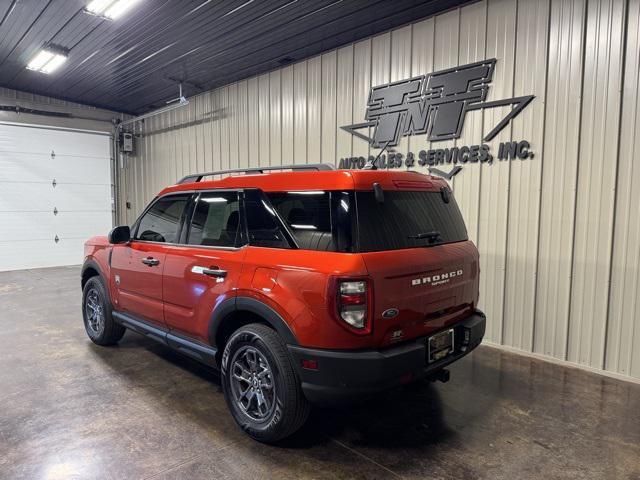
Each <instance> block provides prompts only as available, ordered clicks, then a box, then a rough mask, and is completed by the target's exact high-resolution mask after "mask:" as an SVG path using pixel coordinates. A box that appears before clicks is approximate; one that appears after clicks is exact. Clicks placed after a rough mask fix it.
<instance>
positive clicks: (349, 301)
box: [336, 279, 372, 334]
mask: <svg viewBox="0 0 640 480" xmlns="http://www.w3.org/2000/svg"><path fill="white" fill-rule="evenodd" d="M337 287H338V288H337V292H336V297H337V298H336V304H337V310H338V317H339V318H340V320H342V321H343V322H345V323H346V324H347V326H348V327H350V329H352V330H353V331H355V332H357V333H360V334H365V333H369V332H370V331H371V328H370V327H371V318H370V317H371V308H370V306H371V294H372V292H371V287H370V282H369V280H343V279H340V280H338V282H337Z"/></svg>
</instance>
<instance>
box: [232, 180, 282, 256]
mask: <svg viewBox="0 0 640 480" xmlns="http://www.w3.org/2000/svg"><path fill="white" fill-rule="evenodd" d="M244 206H245V212H246V214H247V229H248V231H249V244H251V245H254V246H257V247H270V248H292V244H291V242H290V241H289V239H288V237H287V234H286V233H285V232H284V230H283V228H282V224H281V223H280V221H279V220H278V216H277V215H276V212H275V211H274V210H273V208H272V207H271V206H270V205H269V204H268V202H267V201H266V197H265V196H264V194H263V193H262V192H261V191H260V190H246V191H245V200H244Z"/></svg>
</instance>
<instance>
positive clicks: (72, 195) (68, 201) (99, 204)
mask: <svg viewBox="0 0 640 480" xmlns="http://www.w3.org/2000/svg"><path fill="white" fill-rule="evenodd" d="M51 198H52V202H53V206H55V207H56V208H57V209H58V211H67V212H94V211H105V210H106V211H108V212H111V206H110V204H107V203H106V202H105V199H110V198H111V186H110V185H77V184H71V185H65V184H62V185H58V186H56V188H55V190H54V192H53V195H52V197H51ZM51 210H53V207H51Z"/></svg>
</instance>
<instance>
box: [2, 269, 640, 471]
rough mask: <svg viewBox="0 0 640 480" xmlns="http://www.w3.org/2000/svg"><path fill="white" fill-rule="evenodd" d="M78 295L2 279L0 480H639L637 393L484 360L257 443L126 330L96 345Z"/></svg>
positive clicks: (571, 374) (34, 278) (71, 288)
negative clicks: (276, 441)
mask: <svg viewBox="0 0 640 480" xmlns="http://www.w3.org/2000/svg"><path fill="white" fill-rule="evenodd" d="M79 284H80V280H79V268H78V267H69V268H55V269H43V270H31V271H22V272H5V273H0V345H1V346H2V348H1V349H0V478H7V479H21V478H24V479H38V478H46V479H70V478H88V479H100V478H107V479H129V478H134V479H137V478H153V479H183V478H188V479H198V478H208V479H218V478H225V479H244V478H256V479H265V478H291V479H302V478H321V479H340V480H343V479H350V478H354V479H355V478H358V479H364V478H373V479H378V478H380V479H382V478H438V479H467V480H470V479H508V480H513V479H532V478H558V479H586V478H589V479H609V478H616V479H618V478H619V479H629V480H631V479H636V480H637V479H640V385H637V384H632V383H626V382H622V381H617V380H614V379H610V378H606V377H602V376H599V375H595V374H590V373H587V372H583V371H580V370H576V369H569V368H564V367H560V366H557V365H553V364H550V363H546V362H542V361H538V360H533V359H530V358H526V357H522V356H518V355H513V354H509V353H505V352H502V351H499V350H496V349H492V348H488V347H480V348H479V349H478V350H477V351H476V352H475V353H474V354H473V355H471V356H470V357H467V358H465V359H464V360H462V361H460V362H458V363H457V364H455V365H454V366H453V367H452V368H451V373H452V375H451V378H452V379H451V381H450V382H449V383H448V384H435V385H430V384H421V385H418V386H414V387H411V388H405V389H403V390H397V391H393V392H389V393H386V394H384V395H381V396H380V397H378V398H376V399H375V400H373V401H370V402H368V403H367V404H366V405H364V406H360V407H351V408H348V409H340V410H315V411H314V412H313V414H312V417H311V419H310V421H309V423H308V425H307V426H306V427H305V428H304V429H303V430H302V431H301V432H300V433H299V434H297V435H296V436H294V437H293V438H291V439H289V440H288V441H286V442H285V443H284V444H283V445H281V446H278V447H273V446H265V445H261V444H259V443H256V442H254V441H252V440H251V439H249V438H247V437H246V436H245V435H244V434H242V433H241V432H240V431H239V430H238V428H237V427H236V425H235V424H234V423H233V420H232V419H231V416H230V415H229V414H228V412H227V408H226V406H225V403H224V399H223V396H222V392H221V389H220V384H219V380H218V377H217V375H216V374H215V373H214V372H212V371H210V370H208V369H207V368H204V367H201V366H200V365H198V364H196V363H194V362H192V361H190V360H189V359H186V358H184V357H182V356H180V355H178V354H175V353H173V352H171V351H170V350H168V349H166V348H163V347H162V346H160V345H157V344H155V343H153V342H151V341H149V340H146V339H144V338H143V337H141V336H138V335H136V334H133V333H130V332H128V333H127V334H126V335H125V337H124V339H123V340H122V342H121V343H120V345H119V346H118V347H112V348H103V347H98V346H96V345H93V344H92V343H91V342H90V341H89V339H88V338H87V337H86V335H85V333H84V330H83V327H82V320H81V314H80V287H79Z"/></svg>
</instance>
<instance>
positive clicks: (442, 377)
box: [431, 368, 451, 383]
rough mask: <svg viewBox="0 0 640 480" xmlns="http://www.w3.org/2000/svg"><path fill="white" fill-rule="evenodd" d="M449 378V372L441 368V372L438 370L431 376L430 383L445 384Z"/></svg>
mask: <svg viewBox="0 0 640 480" xmlns="http://www.w3.org/2000/svg"><path fill="white" fill-rule="evenodd" d="M450 376H451V373H450V372H449V370H447V369H446V368H443V369H442V370H438V371H437V372H435V373H434V374H433V376H432V377H431V381H432V382H435V381H440V382H442V383H447V382H448V381H449V378H450Z"/></svg>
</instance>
